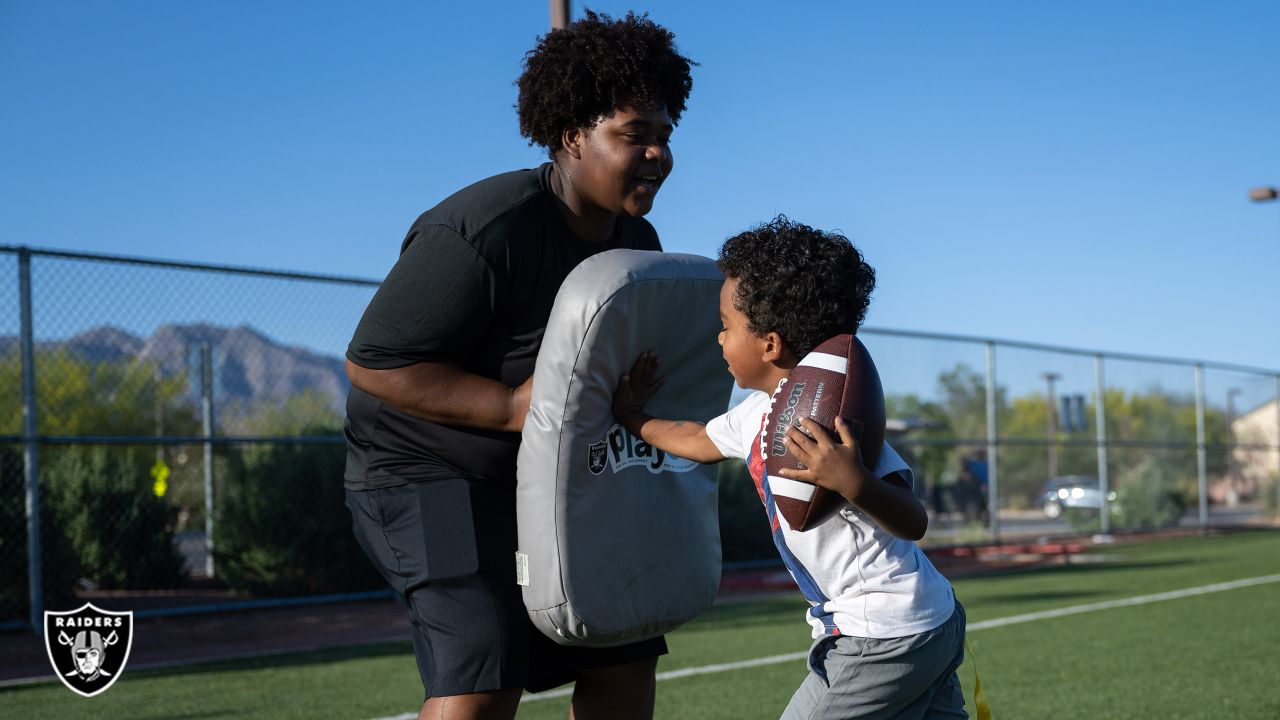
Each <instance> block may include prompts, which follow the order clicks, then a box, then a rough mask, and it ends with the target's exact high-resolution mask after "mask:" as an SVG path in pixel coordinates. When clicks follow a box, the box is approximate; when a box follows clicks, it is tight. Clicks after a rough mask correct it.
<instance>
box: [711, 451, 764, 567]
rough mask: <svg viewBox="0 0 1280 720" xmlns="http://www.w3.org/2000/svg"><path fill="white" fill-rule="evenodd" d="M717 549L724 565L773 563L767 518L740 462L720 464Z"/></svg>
mask: <svg viewBox="0 0 1280 720" xmlns="http://www.w3.org/2000/svg"><path fill="white" fill-rule="evenodd" d="M719 481H720V547H721V549H722V552H723V554H724V562H740V561H743V560H777V559H778V549H777V547H775V546H774V544H773V533H772V532H771V531H770V529H769V516H768V515H767V514H766V513H765V509H764V505H762V504H761V503H760V495H759V494H758V493H756V485H755V482H754V481H752V479H751V475H750V474H749V473H748V472H747V466H746V463H744V462H742V461H741V460H726V461H724V462H722V463H720V477H719Z"/></svg>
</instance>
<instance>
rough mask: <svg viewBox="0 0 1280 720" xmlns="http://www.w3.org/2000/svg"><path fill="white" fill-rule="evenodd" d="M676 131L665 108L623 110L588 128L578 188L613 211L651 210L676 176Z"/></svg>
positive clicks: (637, 213) (638, 213)
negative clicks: (668, 180)
mask: <svg viewBox="0 0 1280 720" xmlns="http://www.w3.org/2000/svg"><path fill="white" fill-rule="evenodd" d="M671 131H672V125H671V117H670V116H669V115H667V111H666V109H665V108H657V109H651V110H636V109H634V108H622V109H619V110H616V111H614V113H613V115H611V116H609V117H607V118H605V119H603V120H601V121H600V122H599V123H598V124H597V125H596V126H595V127H593V128H590V129H587V130H584V131H583V133H582V136H581V146H580V149H581V153H582V155H581V163H580V165H579V172H580V174H581V177H580V178H579V182H577V183H576V185H577V188H578V191H579V192H580V193H582V195H583V197H584V199H586V200H587V201H589V202H590V203H591V204H593V205H595V206H597V207H599V208H601V209H603V210H605V211H608V212H610V213H622V214H626V215H630V216H632V217H641V216H643V215H645V214H647V213H648V212H649V211H650V210H652V209H653V200H654V197H655V196H656V195H657V194H658V188H660V187H662V183H663V181H664V180H666V178H667V176H668V175H670V174H671V167H672V165H673V162H674V161H673V158H672V156H671V147H670V145H669V142H670V140H671Z"/></svg>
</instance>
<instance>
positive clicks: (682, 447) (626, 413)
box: [613, 352, 725, 463]
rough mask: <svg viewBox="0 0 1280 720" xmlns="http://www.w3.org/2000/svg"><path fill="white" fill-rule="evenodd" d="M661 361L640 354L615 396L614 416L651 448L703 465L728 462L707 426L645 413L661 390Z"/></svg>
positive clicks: (649, 353)
mask: <svg viewBox="0 0 1280 720" xmlns="http://www.w3.org/2000/svg"><path fill="white" fill-rule="evenodd" d="M658 362H659V361H658V357H657V356H656V355H654V354H653V353H652V352H643V353H640V357H638V358H636V363H635V365H634V366H632V368H631V372H630V374H627V375H623V376H622V379H621V380H619V381H618V388H617V390H615V391H614V393H613V414H614V416H615V417H617V418H618V422H620V423H622V426H623V427H625V428H626V429H627V431H628V432H630V433H631V434H632V435H636V436H638V437H640V438H641V439H642V440H644V441H645V442H647V443H649V444H650V445H652V446H654V447H656V448H658V449H660V450H663V451H665V452H669V453H671V454H672V455H678V456H680V457H682V458H686V459H688V460H693V461H694V462H700V463H713V462H720V461H721V460H724V459H725V458H724V454H723V453H721V452H720V448H718V447H716V444H715V443H713V442H711V437H710V436H709V435H707V426H706V425H703V424H702V423H700V422H694V421H691V420H663V419H662V418H656V417H653V416H652V415H650V414H648V413H646V412H645V411H644V406H645V403H647V402H648V401H649V398H651V397H653V394H654V393H655V392H657V390H658V388H660V387H662V378H661V377H659V376H658V374H657V369H658Z"/></svg>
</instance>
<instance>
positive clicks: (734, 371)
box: [719, 277, 773, 392]
mask: <svg viewBox="0 0 1280 720" xmlns="http://www.w3.org/2000/svg"><path fill="white" fill-rule="evenodd" d="M737 295H738V280H737V278H731V277H730V278H725V279H724V284H723V285H721V286H720V326H721V330H720V338H719V340H720V350H721V352H722V353H723V354H724V360H725V362H726V363H728V364H729V374H730V375H732V376H733V379H734V380H735V381H736V382H737V383H738V387H740V388H744V389H747V390H764V391H765V392H770V391H772V390H773V386H772V385H771V384H770V383H771V382H772V381H771V380H770V378H769V371H770V369H771V366H770V365H769V363H767V362H765V360H764V354H765V351H766V349H767V348H766V345H767V341H766V340H765V338H763V337H761V336H759V335H756V334H755V333H753V332H751V331H750V330H748V329H747V316H746V315H743V314H742V311H741V310H739V309H738V308H737V307H735V306H734V299H735V298H736V297H737Z"/></svg>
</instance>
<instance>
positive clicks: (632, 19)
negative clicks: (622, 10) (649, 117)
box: [516, 10, 697, 157]
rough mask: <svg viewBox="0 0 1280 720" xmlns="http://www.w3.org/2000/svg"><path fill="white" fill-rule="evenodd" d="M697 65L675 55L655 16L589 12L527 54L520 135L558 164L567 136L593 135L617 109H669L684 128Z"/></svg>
mask: <svg viewBox="0 0 1280 720" xmlns="http://www.w3.org/2000/svg"><path fill="white" fill-rule="evenodd" d="M696 64H697V63H694V62H693V61H691V60H690V59H689V58H687V57H684V56H683V55H681V54H680V53H678V52H676V47H675V36H674V35H672V34H671V32H670V31H669V30H667V29H666V28H664V27H662V26H661V25H658V24H656V23H654V22H653V21H652V20H650V19H649V14H648V13H645V14H643V15H636V14H635V13H634V12H628V13H627V16H626V17H625V18H623V19H621V20H614V19H613V18H611V17H609V16H608V15H606V14H604V13H600V14H596V13H594V12H592V11H590V10H587V11H586V13H585V17H583V18H582V19H581V20H578V21H577V22H574V23H571V24H570V25H569V26H568V27H567V28H565V29H563V30H552V31H551V32H549V33H547V34H546V35H544V36H542V37H541V38H539V39H538V44H537V46H535V47H534V48H533V49H532V50H530V51H529V52H528V53H526V54H525V57H524V72H523V73H521V75H520V79H519V80H517V81H516V85H518V86H519V88H520V99H519V101H518V102H517V103H516V109H517V111H518V113H519V115H520V134H521V135H523V136H524V137H527V138H529V143H530V144H531V145H541V146H542V147H545V148H546V149H547V152H548V153H549V154H550V155H551V156H552V157H554V156H555V153H556V151H558V150H560V147H561V146H560V138H561V132H562V131H563V130H564V129H565V128H567V127H583V128H585V127H594V126H595V124H596V123H597V122H598V121H599V120H600V119H601V118H602V117H605V116H608V115H610V114H612V113H613V111H614V110H617V109H618V108H626V107H634V108H641V109H649V108H654V107H659V106H662V107H665V108H666V110H667V114H668V115H670V116H671V122H672V124H674V125H678V124H680V115H681V114H682V113H684V108H685V101H686V100H688V99H689V92H690V91H691V90H692V89H693V79H692V78H691V77H690V76H689V67H690V66H691V65H696Z"/></svg>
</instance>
